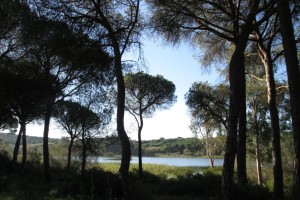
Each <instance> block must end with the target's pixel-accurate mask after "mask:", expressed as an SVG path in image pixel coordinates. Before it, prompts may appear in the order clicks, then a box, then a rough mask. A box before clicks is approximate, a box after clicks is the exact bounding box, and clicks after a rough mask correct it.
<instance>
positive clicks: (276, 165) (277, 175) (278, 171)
mask: <svg viewBox="0 0 300 200" xmlns="http://www.w3.org/2000/svg"><path fill="white" fill-rule="evenodd" d="M259 51H260V57H261V60H262V62H263V64H264V66H265V71H266V81H267V85H268V105H269V110H270V116H271V131H272V146H273V176H274V197H275V199H283V172H282V158H281V146H280V126H279V117H278V110H277V103H276V84H275V79H274V71H273V64H272V58H271V53H270V51H269V50H267V49H266V48H265V47H264V46H263V44H262V43H259Z"/></svg>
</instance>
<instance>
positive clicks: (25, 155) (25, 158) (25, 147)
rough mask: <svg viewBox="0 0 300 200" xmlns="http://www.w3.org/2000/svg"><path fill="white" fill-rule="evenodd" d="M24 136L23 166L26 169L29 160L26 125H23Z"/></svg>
mask: <svg viewBox="0 0 300 200" xmlns="http://www.w3.org/2000/svg"><path fill="white" fill-rule="evenodd" d="M22 126H23V134H22V144H23V157H22V166H23V167H25V164H26V160H27V142H26V123H22Z"/></svg>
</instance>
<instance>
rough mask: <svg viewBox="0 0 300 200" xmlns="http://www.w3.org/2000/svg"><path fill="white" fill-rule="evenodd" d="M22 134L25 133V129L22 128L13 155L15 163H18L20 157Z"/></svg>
mask: <svg viewBox="0 0 300 200" xmlns="http://www.w3.org/2000/svg"><path fill="white" fill-rule="evenodd" d="M22 133H23V127H22V126H20V130H19V134H18V137H17V140H16V144H15V148H14V154H13V158H12V162H13V163H17V162H18V155H19V148H20V143H21V136H22Z"/></svg>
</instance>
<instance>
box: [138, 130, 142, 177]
mask: <svg viewBox="0 0 300 200" xmlns="http://www.w3.org/2000/svg"><path fill="white" fill-rule="evenodd" d="M141 133H142V130H141V128H139V130H138V144H139V147H138V150H139V152H138V153H139V177H140V178H142V177H143V161H142V156H143V155H142V137H141V135H142V134H141Z"/></svg>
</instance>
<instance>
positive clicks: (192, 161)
mask: <svg viewBox="0 0 300 200" xmlns="http://www.w3.org/2000/svg"><path fill="white" fill-rule="evenodd" d="M98 162H99V163H120V162H121V160H119V159H116V158H109V157H98ZM130 163H138V157H137V156H132V157H131V162H130ZM143 164H156V165H168V166H177V167H208V166H209V160H208V158H181V157H166V158H163V157H143ZM214 166H223V159H215V162H214Z"/></svg>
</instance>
